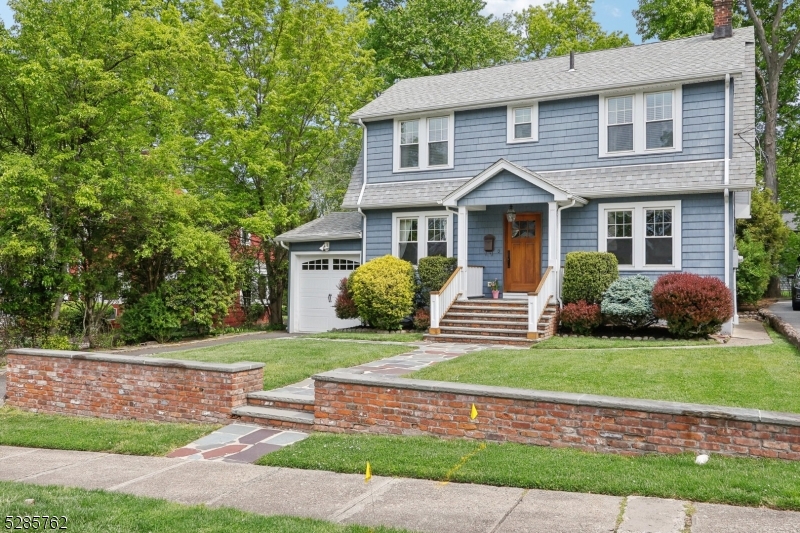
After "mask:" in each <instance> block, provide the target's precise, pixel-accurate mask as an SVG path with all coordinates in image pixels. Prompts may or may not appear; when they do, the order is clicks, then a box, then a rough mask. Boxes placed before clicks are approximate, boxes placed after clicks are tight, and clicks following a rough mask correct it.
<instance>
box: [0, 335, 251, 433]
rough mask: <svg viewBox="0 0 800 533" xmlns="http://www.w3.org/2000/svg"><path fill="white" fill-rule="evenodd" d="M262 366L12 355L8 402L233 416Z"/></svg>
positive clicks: (111, 413)
mask: <svg viewBox="0 0 800 533" xmlns="http://www.w3.org/2000/svg"><path fill="white" fill-rule="evenodd" d="M263 373H264V365H263V364H262V363H235V364H215V363H197V362H193V361H180V360H172V359H157V358H151V357H135V356H127V355H110V354H99V353H85V352H67V351H58V350H32V349H30V350H29V349H15V350H10V351H9V352H8V372H7V397H8V399H7V403H8V404H9V405H13V406H14V407H18V408H20V409H24V410H27V411H35V412H43V413H60V414H71V415H82V416H96V417H101V418H117V419H130V418H134V419H139V420H158V421H168V422H187V421H190V422H216V423H223V424H227V423H230V422H231V421H232V419H231V418H230V415H231V410H232V409H233V408H235V407H239V406H242V405H245V404H246V403H247V394H248V393H250V392H255V391H260V390H262V388H263Z"/></svg>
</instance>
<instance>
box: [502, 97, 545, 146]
mask: <svg viewBox="0 0 800 533" xmlns="http://www.w3.org/2000/svg"><path fill="white" fill-rule="evenodd" d="M506 120H507V123H508V128H507V133H506V136H507V139H506V142H508V143H525V142H534V141H538V140H539V104H538V103H537V102H533V103H529V104H524V105H510V106H508V116H507V119H506Z"/></svg>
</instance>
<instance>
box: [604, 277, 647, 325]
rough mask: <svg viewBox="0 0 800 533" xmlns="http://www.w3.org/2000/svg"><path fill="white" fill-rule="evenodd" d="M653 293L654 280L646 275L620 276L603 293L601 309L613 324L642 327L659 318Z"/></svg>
mask: <svg viewBox="0 0 800 533" xmlns="http://www.w3.org/2000/svg"><path fill="white" fill-rule="evenodd" d="M652 294H653V282H652V281H650V279H649V278H647V277H646V276H642V275H636V276H632V277H629V278H620V279H618V280H617V281H615V282H614V283H612V284H611V286H610V287H608V290H607V291H606V292H605V293H604V294H603V301H602V303H601V304H600V311H601V312H602V313H603V315H604V316H605V317H606V319H607V320H608V321H609V322H611V323H612V324H616V325H620V326H627V327H629V328H631V329H641V328H644V327H647V326H649V325H651V324H653V323H655V322H656V320H658V319H657V318H656V317H655V315H654V314H653V297H652Z"/></svg>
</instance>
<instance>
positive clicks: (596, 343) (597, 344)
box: [533, 337, 719, 350]
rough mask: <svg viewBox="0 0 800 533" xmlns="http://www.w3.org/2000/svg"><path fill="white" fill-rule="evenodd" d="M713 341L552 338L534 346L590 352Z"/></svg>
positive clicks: (710, 341)
mask: <svg viewBox="0 0 800 533" xmlns="http://www.w3.org/2000/svg"><path fill="white" fill-rule="evenodd" d="M717 344H719V343H718V342H717V341H715V340H713V339H699V340H694V339H692V340H672V339H662V340H655V341H633V340H631V341H628V340H625V339H600V338H597V337H550V338H549V339H547V340H545V341H542V342H540V343H538V344H534V345H533V349H534V350H589V349H595V348H634V349H637V350H641V349H642V348H669V347H675V346H715V345H717Z"/></svg>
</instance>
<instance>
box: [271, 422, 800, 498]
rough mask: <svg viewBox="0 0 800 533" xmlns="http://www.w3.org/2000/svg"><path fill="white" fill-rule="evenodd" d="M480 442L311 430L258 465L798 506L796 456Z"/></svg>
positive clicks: (799, 481) (799, 470)
mask: <svg viewBox="0 0 800 533" xmlns="http://www.w3.org/2000/svg"><path fill="white" fill-rule="evenodd" d="M480 445H481V443H478V442H474V441H466V440H448V441H445V440H439V439H436V438H432V437H384V436H374V435H326V434H315V435H312V436H311V437H309V438H308V439H306V440H304V441H302V442H299V443H297V444H293V445H292V446H288V447H286V448H284V449H283V450H281V451H278V452H275V453H271V454H269V455H266V456H264V457H262V458H261V459H260V460H259V462H258V464H261V465H270V466H283V467H290V468H304V469H311V470H331V471H334V472H346V473H363V472H364V468H365V465H366V462H367V461H369V462H370V465H371V466H372V473H373V475H378V476H400V477H412V478H421V479H433V480H441V481H454V482H462V483H481V484H487V485H498V486H507V487H523V488H536V489H546V490H560V491H570V492H591V493H598V494H611V495H618V496H627V495H631V494H638V495H643V496H657V497H661V498H678V499H685V500H691V501H697V502H717V503H727V504H734V505H748V506H761V505H764V506H769V507H773V508H777V509H793V510H800V462H788V461H777V460H759V459H733V458H727V457H721V456H717V455H714V456H712V457H711V460H710V461H709V462H708V463H707V464H705V465H703V466H698V465H696V464H694V455H691V454H683V455H646V456H640V457H623V456H620V455H613V454H600V453H585V452H580V451H577V450H570V449H556V448H544V447H539V446H524V445H519V444H512V443H504V444H493V443H489V444H486V446H485V448H484V449H480ZM467 456H469V457H468V458H467ZM465 459H466V460H465ZM462 463H463V464H462ZM459 464H462V466H461V467H460V468H458V465H459Z"/></svg>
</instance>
